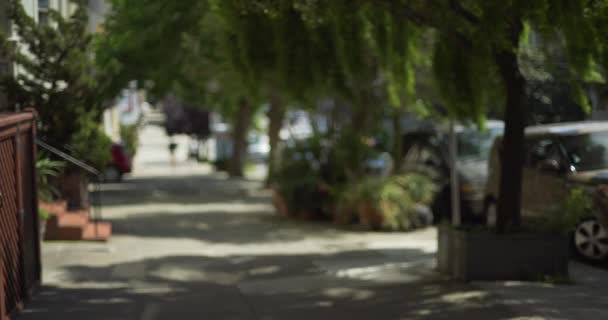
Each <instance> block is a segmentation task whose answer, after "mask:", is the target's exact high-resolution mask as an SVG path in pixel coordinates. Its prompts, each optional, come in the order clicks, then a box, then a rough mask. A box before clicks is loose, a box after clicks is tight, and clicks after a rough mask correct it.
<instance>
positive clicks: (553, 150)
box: [524, 137, 562, 168]
mask: <svg viewBox="0 0 608 320" xmlns="http://www.w3.org/2000/svg"><path fill="white" fill-rule="evenodd" d="M548 159H555V160H557V161H558V162H561V160H562V159H561V157H560V153H559V148H558V145H557V144H556V143H555V141H554V140H553V139H551V138H548V137H543V138H538V139H533V140H529V141H526V144H525V159H524V165H525V166H526V167H531V168H536V167H537V166H538V165H539V163H540V162H542V161H545V160H548Z"/></svg>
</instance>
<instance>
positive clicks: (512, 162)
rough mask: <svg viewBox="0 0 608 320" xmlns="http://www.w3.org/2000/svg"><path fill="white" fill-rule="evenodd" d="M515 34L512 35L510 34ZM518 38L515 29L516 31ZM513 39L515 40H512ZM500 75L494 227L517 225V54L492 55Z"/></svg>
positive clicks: (520, 118) (521, 114)
mask: <svg viewBox="0 0 608 320" xmlns="http://www.w3.org/2000/svg"><path fill="white" fill-rule="evenodd" d="M514 38H515V37H514ZM516 38H517V39H519V33H518V34H517V37H516ZM514 41H516V40H514ZM496 60H497V64H498V68H499V72H500V76H501V77H502V80H503V82H504V85H505V93H506V99H507V101H506V107H505V115H504V119H505V133H504V138H503V142H502V149H501V154H500V162H501V166H500V170H501V171H500V177H501V178H500V193H499V199H498V218H497V231H498V232H505V231H506V230H507V229H509V228H517V227H519V226H521V192H522V178H523V161H524V157H523V151H524V130H525V119H526V114H525V108H524V105H523V103H524V102H523V97H524V90H525V79H524V77H523V75H522V74H521V72H520V70H519V65H518V61H517V55H516V53H515V52H513V51H502V52H500V53H498V54H497V56H496Z"/></svg>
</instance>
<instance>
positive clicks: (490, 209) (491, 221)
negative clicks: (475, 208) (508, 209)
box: [485, 201, 498, 228]
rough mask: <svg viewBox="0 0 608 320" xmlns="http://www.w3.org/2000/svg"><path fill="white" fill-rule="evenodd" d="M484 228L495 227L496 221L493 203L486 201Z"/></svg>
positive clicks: (496, 213) (496, 214) (495, 208)
mask: <svg viewBox="0 0 608 320" xmlns="http://www.w3.org/2000/svg"><path fill="white" fill-rule="evenodd" d="M485 216H486V226H488V227H491V228H493V227H496V221H498V210H497V207H496V203H495V202H494V201H488V203H487V204H486V214H485Z"/></svg>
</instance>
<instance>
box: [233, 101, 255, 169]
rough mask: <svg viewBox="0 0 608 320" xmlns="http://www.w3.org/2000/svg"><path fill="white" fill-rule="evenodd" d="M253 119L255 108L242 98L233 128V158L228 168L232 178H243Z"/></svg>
mask: <svg viewBox="0 0 608 320" xmlns="http://www.w3.org/2000/svg"><path fill="white" fill-rule="evenodd" d="M252 118H253V106H252V105H251V103H250V102H249V101H248V100H247V99H245V98H242V99H241V100H240V101H239V105H238V109H237V112H236V114H235V118H234V122H233V127H232V140H233V141H232V142H233V147H232V158H231V159H230V164H229V166H228V174H229V175H230V176H231V177H243V176H244V170H243V168H244V167H245V159H246V157H247V145H248V142H247V134H248V133H249V127H250V125H251V120H252Z"/></svg>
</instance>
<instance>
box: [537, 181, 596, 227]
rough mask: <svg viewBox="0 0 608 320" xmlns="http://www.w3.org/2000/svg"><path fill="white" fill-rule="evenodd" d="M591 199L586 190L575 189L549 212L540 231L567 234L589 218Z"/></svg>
mask: <svg viewBox="0 0 608 320" xmlns="http://www.w3.org/2000/svg"><path fill="white" fill-rule="evenodd" d="M592 209H593V199H592V197H591V195H590V194H589V193H588V192H587V190H585V189H583V188H576V189H573V190H571V191H570V193H569V194H568V196H567V197H566V198H565V199H564V200H563V201H561V202H560V203H559V204H558V205H557V206H556V207H554V208H553V209H551V210H549V211H548V212H547V214H546V218H545V219H543V221H542V224H541V229H542V230H544V231H548V232H552V233H561V234H568V233H569V232H571V231H572V230H573V229H574V228H575V227H576V225H577V224H578V223H579V222H580V221H581V220H582V219H584V218H586V217H589V216H591V213H592Z"/></svg>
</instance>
